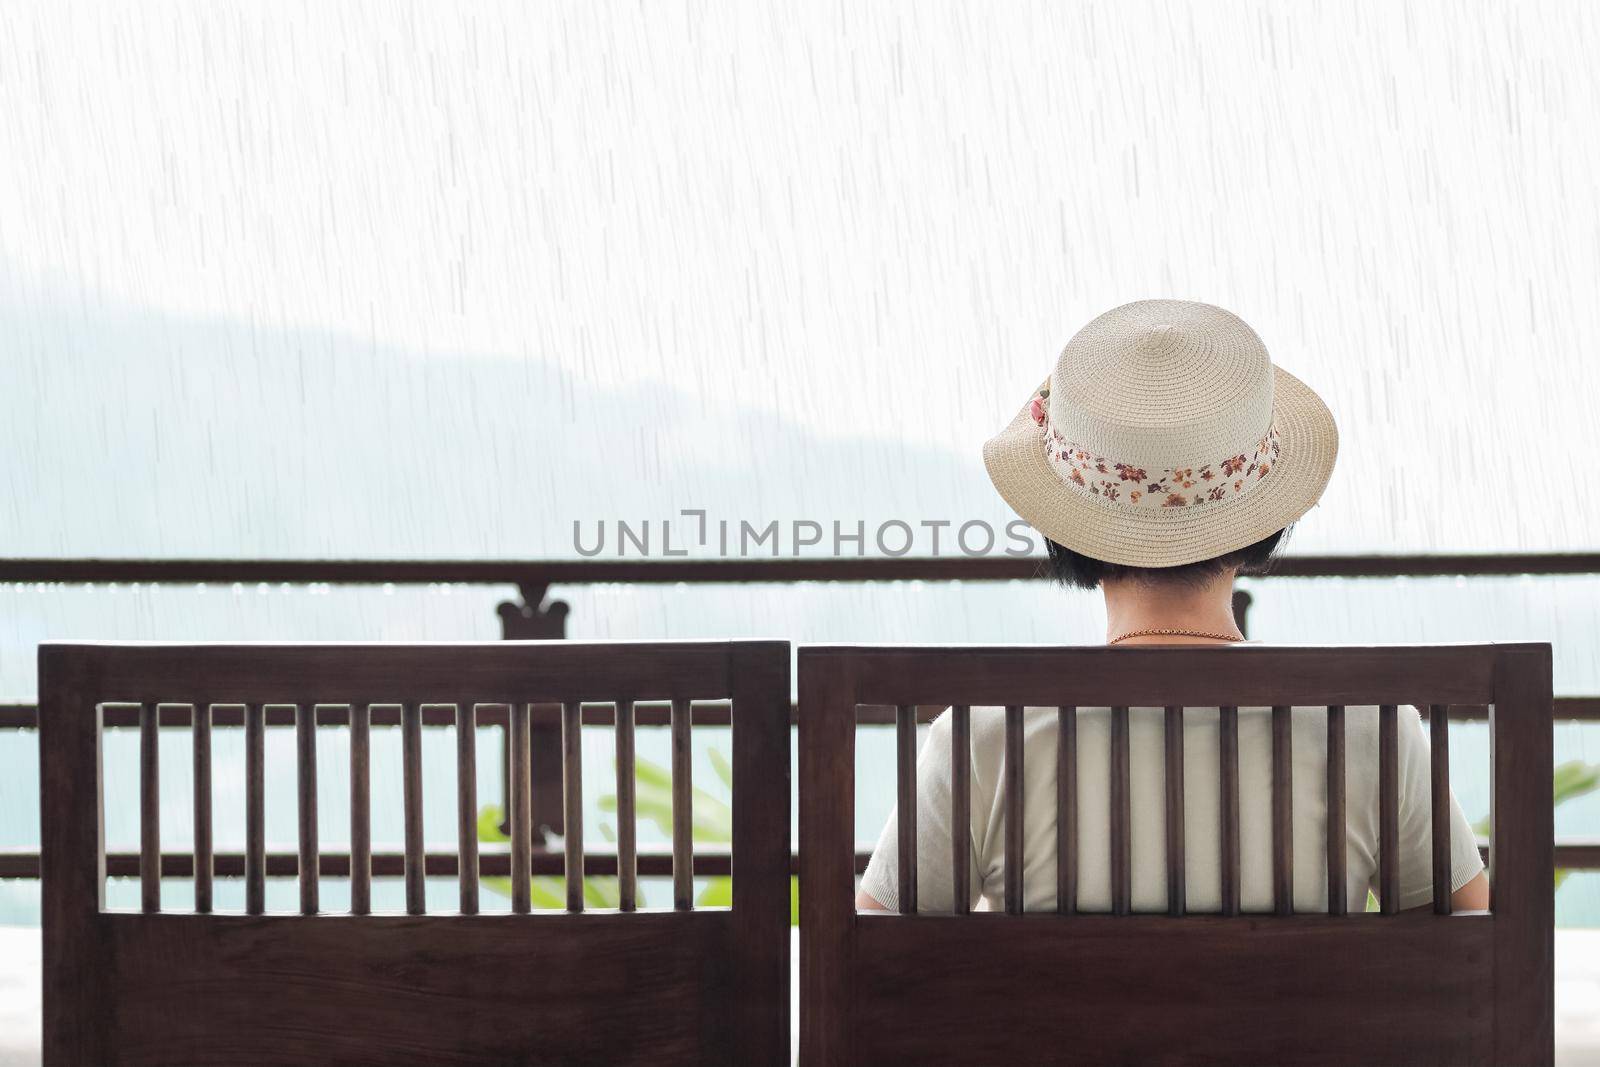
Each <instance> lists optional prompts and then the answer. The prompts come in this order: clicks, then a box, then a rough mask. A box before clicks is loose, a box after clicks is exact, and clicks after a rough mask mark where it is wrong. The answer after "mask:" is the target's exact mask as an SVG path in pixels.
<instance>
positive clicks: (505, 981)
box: [39, 641, 790, 1067]
mask: <svg viewBox="0 0 1600 1067" xmlns="http://www.w3.org/2000/svg"><path fill="white" fill-rule="evenodd" d="M39 660H40V672H39V678H40V712H39V729H40V745H41V752H42V756H41V758H42V776H41V790H42V794H43V796H42V822H43V846H42V860H41V862H42V868H43V870H42V876H43V894H44V1053H45V1062H46V1063H47V1064H52V1065H63V1067H65V1065H69V1064H71V1065H77V1064H89V1063H94V1064H176V1063H262V1064H266V1063H284V1064H291V1063H293V1064H299V1063H311V1062H318V1063H323V1062H339V1063H371V1062H404V1063H437V1064H445V1063H510V1062H516V1063H539V1064H594V1063H608V1064H624V1063H641V1064H644V1063H648V1064H665V1063H677V1064H702V1063H724V1064H766V1063H779V1062H783V1061H784V1060H785V1059H786V1058H787V1055H788V1049H789V1025H788V1017H789V970H788V964H787V959H788V925H789V907H790V905H789V707H790V705H789V698H790V697H789V693H790V691H789V646H788V645H787V644H786V643H780V642H734V643H727V642H721V643H709V642H708V643H672V644H633V643H617V644H581V643H576V642H566V641H555V642H496V643H493V644H426V645H377V644H373V645H322V644H319V645H172V644H160V645H129V644H88V645H86V644H47V645H44V646H42V647H41V649H40V653H39ZM701 701H716V702H727V704H726V706H727V707H731V711H729V710H726V707H725V708H723V709H719V710H720V718H721V721H723V722H727V721H728V720H729V717H731V723H732V728H733V738H732V750H733V752H732V782H733V796H734V804H733V830H732V837H733V840H732V852H731V874H732V904H731V907H727V908H696V907H695V906H694V904H693V901H692V881H691V878H692V870H691V866H692V864H693V863H694V857H693V854H692V848H691V843H690V822H689V819H690V806H691V799H690V798H691V792H690V771H689V766H690V761H689V752H690V747H689V726H690V720H691V716H692V715H694V714H695V711H694V709H693V705H692V703H691V702H701ZM643 702H668V703H669V704H670V708H671V710H670V723H671V728H672V741H673V744H672V749H673V761H672V762H673V794H674V796H673V815H672V823H673V852H672V855H671V856H670V857H665V856H659V855H658V856H653V857H648V856H647V857H641V856H640V855H639V854H638V851H637V848H636V844H635V834H634V830H633V827H634V820H635V817H636V811H635V793H634V786H633V783H634V772H635V762H634V733H633V727H634V724H635V721H636V720H635V708H636V706H640V707H641V710H642V706H641V705H642V703H643ZM595 705H599V706H595ZM552 706H553V707H552ZM541 712H548V713H553V714H555V715H557V716H559V717H560V722H561V729H560V735H559V736H560V737H561V748H562V757H561V765H562V766H563V768H564V797H565V805H564V807H565V828H566V837H565V846H564V852H562V853H559V854H556V853H546V852H544V851H543V850H542V848H538V849H536V848H535V847H534V844H533V842H534V837H533V832H534V828H533V827H532V826H531V825H530V815H529V813H530V801H529V797H530V766H531V764H530V753H529V748H530V745H529V736H530V732H529V723H530V717H535V716H537V715H539V714H541ZM653 714H654V717H655V718H656V719H660V718H661V709H660V708H659V707H657V708H654V709H653ZM111 719H115V720H117V721H127V722H130V723H137V725H138V727H139V730H140V735H141V745H140V752H141V761H140V762H141V784H140V809H141V820H140V825H141V841H140V851H139V856H138V872H137V873H138V874H139V875H140V879H141V883H142V909H141V910H140V911H139V912H122V913H116V912H108V911H107V910H106V909H105V906H104V902H105V880H106V873H107V857H106V853H105V849H104V844H103V820H102V804H103V801H102V774H101V735H102V728H103V725H104V724H105V723H106V722H107V721H108V720H111ZM640 721H642V719H641V720H640ZM285 722H287V723H293V724H294V730H295V733H296V739H297V744H296V755H297V761H296V762H297V778H298V789H297V792H298V808H299V833H298V848H297V850H296V852H295V853H286V854H269V853H268V852H267V850H266V847H265V839H264V811H265V805H264V794H265V789H266V782H265V771H264V755H263V753H264V748H265V738H266V735H267V731H268V729H269V728H270V726H271V725H272V724H273V723H285ZM388 722H393V723H395V724H397V725H398V726H399V727H400V729H401V736H402V750H403V754H404V756H403V777H404V801H403V804H404V825H405V847H404V853H403V855H400V856H396V855H393V854H389V855H383V854H379V855H374V854H373V852H372V845H371V823H370V802H371V801H370V780H369V774H370V762H369V758H370V740H369V739H370V731H371V728H372V726H373V725H374V724H380V723H388ZM474 722H476V724H478V725H485V724H488V723H491V722H492V723H497V724H503V725H504V726H505V727H506V728H507V740H508V751H509V757H508V762H509V778H510V787H509V800H510V816H509V822H510V835H511V843H510V845H509V848H508V849H507V850H505V851H499V852H491V851H485V852H484V854H483V855H481V856H480V853H479V844H478V829H477V815H478V812H477V802H476V785H477V782H476V766H477V760H478V753H477V751H476V748H477V746H476V741H475V736H476V732H477V731H476V730H475V729H471V728H468V729H461V728H459V727H460V726H461V725H464V724H472V723H474ZM586 722H588V723H591V724H592V723H596V722H599V723H605V724H610V723H612V722H615V723H616V724H617V730H616V739H617V781H616V788H617V797H618V809H619V812H618V814H619V818H618V842H617V851H616V853H615V854H612V855H602V856H585V854H584V849H583V827H582V803H581V801H582V796H583V793H582V782H581V771H582V762H581V759H580V754H581V747H580V739H581V731H582V727H583V725H584V724H585V723H586ZM443 723H453V724H456V725H457V726H458V729H457V730H456V741H457V747H456V757H457V758H456V771H457V781H456V783H455V786H456V788H454V789H452V790H451V791H450V792H449V794H447V795H445V796H441V797H428V798H426V800H425V798H424V796H423V776H422V742H421V738H422V731H423V729H424V725H425V724H428V725H438V724H443ZM163 724H167V725H165V726H164V725H163ZM232 724H239V725H242V726H243V728H244V731H245V775H244V777H245V808H246V813H245V814H246V820H245V823H246V831H245V832H246V847H245V852H244V854H243V856H242V857H241V856H238V855H234V856H229V857H224V856H221V855H214V854H213V850H212V796H211V794H212V789H211V776H212V766H211V748H212V746H211V731H212V727H213V725H218V726H223V725H232ZM319 725H320V726H321V727H322V728H324V729H326V728H329V727H331V726H335V725H348V727H349V729H350V741H351V749H350V751H351V761H350V771H351V809H350V810H351V828H350V829H351V834H350V840H351V846H350V851H349V853H347V854H344V855H329V854H326V853H323V852H322V851H321V850H320V849H319V843H318V840H317V827H318V819H317V788H316V782H317V775H316V753H317V744H316V738H317V732H318V727H319ZM163 728H167V729H172V728H177V729H183V730H192V731H193V738H194V748H193V751H194V782H195V796H196V803H195V805H194V820H195V823H194V830H195V833H194V849H193V853H192V855H184V854H176V855H174V854H171V853H168V854H166V855H163V853H162V851H161V846H160V805H159V772H160V760H159V754H158V753H159V748H158V743H157V738H158V735H159V732H160V730H161V729H163ZM425 802H426V803H428V804H444V805H449V806H452V807H455V808H456V809H457V814H458V819H457V820H456V821H457V824H458V835H457V836H458V840H457V848H456V850H455V851H454V853H453V854H451V853H442V854H440V853H435V854H428V853H426V852H425V850H424V844H423V836H422V825H423V805H424V803H425ZM717 858H718V857H715V856H712V857H704V856H703V857H701V859H702V860H706V859H711V860H716V859H717ZM641 859H652V860H655V861H657V862H656V863H655V867H656V868H662V867H663V864H662V863H661V862H659V861H662V860H666V861H668V863H670V868H669V869H670V871H671V873H672V875H673V880H674V900H675V907H673V908H671V909H663V910H654V911H650V910H644V909H637V910H636V909H635V908H634V907H633V904H634V901H635V894H634V890H635V889H636V887H637V878H638V875H639V867H640V860H641ZM330 861H331V862H330ZM721 862H722V864H723V871H722V873H727V872H728V869H729V867H730V863H729V860H728V858H727V857H726V856H723V857H721ZM234 867H238V868H240V869H238V870H234V869H233V868H234ZM491 868H493V870H494V872H495V873H497V874H499V875H501V876H506V877H509V885H510V894H511V912H510V913H509V914H505V913H502V914H481V913H480V909H479V899H478V886H479V874H480V871H481V872H482V873H484V874H488V873H490V869H491ZM585 871H587V872H588V873H589V874H591V875H594V874H602V875H616V876H617V877H618V887H619V894H620V900H621V901H622V904H621V907H620V908H618V909H612V910H606V911H597V910H594V909H592V908H586V904H585V894H584V883H583V877H582V876H583V874H584V872H585ZM319 872H320V875H321V878H320V879H319V877H318V874H319ZM375 872H376V873H377V874H378V875H379V876H382V875H384V874H390V875H396V876H403V877H404V879H405V886H406V913H405V914H388V915H373V914H370V913H369V912H370V905H371V879H372V877H373V875H374V873H375ZM541 872H542V873H546V874H549V873H561V874H563V875H564V876H565V889H566V910H565V911H555V912H544V913H538V912H533V911H531V909H530V881H531V878H532V877H533V875H535V874H537V873H541ZM655 873H665V871H664V870H660V869H658V870H656V871H655ZM163 874H166V875H168V876H169V877H171V876H174V875H177V876H182V877H191V878H193V879H194V890H195V907H194V909H193V910H191V911H186V912H182V913H171V912H163V911H162V903H161V876H162V875H163ZM272 874H277V875H297V876H298V877H299V912H300V913H299V914H266V913H265V910H266V909H265V907H264V900H265V885H266V879H267V877H268V876H269V875H272ZM430 874H431V875H436V876H437V875H444V874H451V875H456V876H457V879H458V902H457V903H458V906H457V908H456V909H454V910H453V913H451V914H429V913H427V908H426V898H425V893H424V877H425V876H426V875H430ZM228 875H242V876H243V877H244V880H245V907H244V909H243V910H244V913H243V914H217V913H213V908H212V903H213V901H212V896H213V893H212V890H213V878H214V877H224V876H228ZM330 877H332V878H338V879H343V878H346V877H348V878H349V879H350V890H351V907H350V909H349V911H348V912H343V913H340V914H330V913H328V912H326V911H324V910H323V909H322V908H321V906H320V904H321V901H320V899H319V887H320V885H321V881H322V880H323V879H327V878H330Z"/></svg>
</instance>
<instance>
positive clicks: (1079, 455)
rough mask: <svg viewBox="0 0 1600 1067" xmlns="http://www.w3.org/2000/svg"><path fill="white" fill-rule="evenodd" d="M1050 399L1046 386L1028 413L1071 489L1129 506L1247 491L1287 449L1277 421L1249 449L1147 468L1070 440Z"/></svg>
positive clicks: (1172, 504)
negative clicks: (1055, 422)
mask: <svg viewBox="0 0 1600 1067" xmlns="http://www.w3.org/2000/svg"><path fill="white" fill-rule="evenodd" d="M1049 399H1050V389H1049V387H1048V386H1045V387H1044V388H1041V389H1040V390H1039V392H1038V393H1037V394H1035V396H1034V398H1033V401H1032V402H1031V403H1030V404H1029V405H1028V414H1029V415H1030V416H1032V418H1033V421H1034V424H1035V425H1037V426H1038V427H1039V428H1040V429H1041V430H1042V431H1043V433H1044V451H1045V459H1046V460H1047V461H1048V462H1049V464H1050V466H1051V468H1052V469H1053V470H1054V471H1055V473H1056V475H1057V476H1058V477H1059V478H1060V479H1061V480H1062V481H1063V482H1064V483H1066V485H1067V486H1068V487H1069V488H1070V489H1073V490H1075V491H1077V492H1079V493H1084V494H1086V495H1093V496H1097V497H1100V498H1101V499H1102V500H1105V501H1110V502H1113V503H1117V504H1121V505H1123V506H1125V507H1140V508H1189V507H1198V506H1201V505H1204V504H1214V503H1218V502H1221V501H1224V500H1229V499H1232V498H1234V497H1240V496H1245V495H1247V494H1248V493H1249V492H1250V491H1251V490H1252V489H1254V488H1255V487H1256V486H1257V485H1259V484H1261V482H1262V481H1263V480H1264V479H1265V478H1266V477H1267V476H1268V475H1270V474H1271V473H1272V468H1273V466H1274V464H1276V463H1277V461H1278V456H1279V454H1280V453H1281V450H1282V449H1281V446H1280V444H1279V441H1278V430H1277V428H1276V427H1272V428H1269V429H1268V430H1267V433H1266V435H1265V436H1264V437H1262V438H1261V439H1260V440H1258V441H1257V442H1256V443H1255V448H1254V450H1253V451H1251V452H1249V453H1245V452H1237V453H1234V454H1232V455H1227V456H1223V457H1221V458H1219V459H1215V460H1212V461H1209V462H1203V463H1196V464H1194V465H1192V466H1185V467H1167V468H1165V469H1162V470H1147V469H1146V468H1144V467H1139V466H1135V465H1134V464H1132V463H1125V462H1121V461H1119V460H1117V459H1115V458H1111V457H1107V456H1101V455H1097V454H1096V453H1095V452H1093V451H1091V450H1090V449H1088V448H1085V447H1084V446H1082V445H1079V444H1076V443H1074V442H1072V441H1070V440H1068V439H1067V438H1066V437H1064V436H1063V435H1062V433H1061V431H1060V430H1059V429H1057V428H1056V427H1054V426H1052V425H1050V405H1049V403H1048V401H1049Z"/></svg>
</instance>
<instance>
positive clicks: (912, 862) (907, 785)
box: [894, 704, 960, 915]
mask: <svg viewBox="0 0 1600 1067" xmlns="http://www.w3.org/2000/svg"><path fill="white" fill-rule="evenodd" d="M894 742H895V783H896V796H897V798H898V804H897V807H896V815H895V825H896V828H897V831H898V833H899V838H898V841H897V842H896V844H897V846H898V847H897V849H896V858H897V859H898V861H899V870H898V872H897V873H898V878H897V881H896V886H897V888H898V895H897V899H898V901H899V908H900V914H901V915H915V914H916V912H917V709H916V706H915V705H912V704H901V705H900V706H899V707H897V708H895V711H894ZM950 836H951V837H952V838H959V837H960V835H959V834H957V833H956V832H955V829H954V828H952V830H951V835H950Z"/></svg>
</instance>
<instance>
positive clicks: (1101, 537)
mask: <svg viewBox="0 0 1600 1067" xmlns="http://www.w3.org/2000/svg"><path fill="white" fill-rule="evenodd" d="M1273 373H1274V375H1275V378H1274V382H1273V402H1272V417H1273V425H1274V426H1275V427H1276V428H1277V430H1278V442H1279V445H1280V448H1281V451H1280V454H1279V455H1278V458H1277V462H1275V463H1274V464H1273V467H1272V476H1271V477H1270V478H1266V479H1263V480H1262V482H1261V484H1259V485H1257V486H1256V487H1255V488H1253V489H1252V490H1251V491H1250V492H1248V493H1245V494H1243V495H1242V496H1237V497H1232V498H1230V499H1227V500H1219V501H1216V502H1214V503H1206V504H1198V505H1195V506H1192V507H1186V508H1149V507H1143V508H1142V507H1136V506H1132V505H1128V504H1122V503H1118V502H1116V501H1112V500H1106V499H1105V498H1103V497H1099V496H1095V495H1092V494H1090V493H1085V492H1081V491H1079V490H1077V489H1075V488H1073V487H1070V486H1068V485H1067V484H1066V483H1065V482H1063V481H1062V480H1061V478H1060V477H1059V476H1058V475H1057V474H1056V472H1055V469H1054V468H1052V467H1051V466H1050V462H1049V460H1048V459H1046V458H1045V447H1044V431H1043V429H1041V428H1040V427H1039V426H1038V424H1036V423H1035V422H1034V421H1033V417H1032V415H1031V414H1030V413H1029V405H1030V404H1031V403H1032V401H1033V397H1034V395H1037V393H1036V392H1035V393H1033V394H1029V397H1028V403H1025V404H1023V405H1022V410H1020V411H1019V412H1017V417H1016V418H1014V419H1012V420H1011V424H1010V425H1009V426H1007V427H1006V428H1005V429H1004V430H1002V431H1001V432H1000V433H999V434H997V435H996V436H994V437H992V438H990V439H989V441H988V442H986V443H985V444H984V446H983V462H984V466H985V467H986V468H988V471H989V480H990V481H992V482H993V483H994V487H995V488H996V489H998V490H999V491H1000V495H1001V496H1002V497H1003V498H1005V501H1006V503H1007V504H1010V505H1011V507H1012V508H1013V509H1014V510H1015V511H1016V513H1017V514H1018V515H1020V516H1021V517H1022V518H1023V519H1024V520H1026V521H1027V523H1028V524H1029V525H1030V526H1032V527H1033V528H1034V529H1035V530H1038V531H1039V532H1040V533H1041V534H1043V535H1044V536H1045V537H1048V538H1049V539H1050V540H1052V541H1054V542H1056V543H1057V544H1059V545H1062V546H1064V547H1066V548H1070V549H1072V550H1073V551H1074V552H1078V553H1081V554H1082V555H1085V556H1089V557H1090V558H1092V559H1098V560H1103V561H1104V562H1106V563H1119V564H1122V565H1124V566H1129V567H1178V566H1182V565H1183V564H1185V563H1196V562H1198V561H1200V560H1204V559H1213V558H1215V557H1217V556H1221V555H1224V554H1226V553H1228V552H1233V551H1236V550H1238V549H1241V548H1245V547H1248V546H1249V545H1253V544H1255V543H1256V542H1257V541H1260V540H1261V539H1262V538H1264V537H1267V536H1269V535H1270V534H1273V533H1276V532H1277V531H1279V530H1281V529H1283V528H1284V527H1285V526H1287V525H1289V524H1290V523H1291V522H1294V521H1295V520H1296V519H1299V518H1300V517H1301V516H1302V515H1304V514H1305V513H1306V512H1308V511H1310V510H1311V508H1312V507H1313V506H1314V505H1315V504H1316V502H1317V500H1318V499H1319V498H1320V497H1321V496H1322V491H1323V489H1325V488H1326V487H1327V484H1328V479H1329V478H1330V477H1331V476H1332V475H1333V464H1334V460H1335V459H1336V458H1337V457H1338V454H1339V430H1338V427H1337V426H1335V425H1334V421H1333V413H1332V412H1330V411H1329V410H1328V406H1327V405H1326V404H1324V403H1323V402H1322V398H1321V397H1319V396H1317V394H1316V393H1314V392H1312V391H1311V389H1310V388H1309V387H1307V386H1306V385H1305V383H1303V382H1301V381H1300V379H1298V378H1296V377H1295V376H1294V375H1292V374H1290V373H1289V372H1288V371H1286V370H1283V369H1282V368H1281V367H1274V368H1273ZM1044 384H1045V385H1048V384H1049V383H1048V381H1047V382H1045V383H1044ZM1041 388H1043V386H1041Z"/></svg>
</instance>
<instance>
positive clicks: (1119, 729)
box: [1111, 708, 1132, 915]
mask: <svg viewBox="0 0 1600 1067" xmlns="http://www.w3.org/2000/svg"><path fill="white" fill-rule="evenodd" d="M1129 770H1130V768H1129V765H1128V709H1127V708H1112V709H1111V913H1112V914H1113V915H1127V914H1128V913H1129V911H1130V910H1131V896H1132V893H1131V888H1130V886H1129V882H1130V881H1131V874H1132V872H1131V868H1130V863H1131V838H1130V833H1131V828H1130V826H1129V823H1130V822H1132V818H1131V813H1130V810H1129V805H1130V792H1129V789H1128V775H1129Z"/></svg>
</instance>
